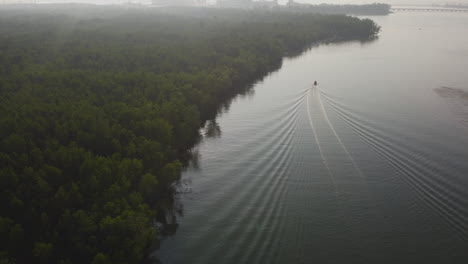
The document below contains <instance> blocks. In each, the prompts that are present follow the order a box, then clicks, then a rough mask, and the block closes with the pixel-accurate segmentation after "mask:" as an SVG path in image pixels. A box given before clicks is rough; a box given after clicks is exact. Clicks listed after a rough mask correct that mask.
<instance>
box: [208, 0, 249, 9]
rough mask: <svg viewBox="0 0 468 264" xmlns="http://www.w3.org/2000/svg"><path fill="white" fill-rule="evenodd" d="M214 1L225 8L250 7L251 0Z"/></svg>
mask: <svg viewBox="0 0 468 264" xmlns="http://www.w3.org/2000/svg"><path fill="white" fill-rule="evenodd" d="M216 3H217V5H218V6H220V7H227V8H252V0H218V1H217V2H216Z"/></svg>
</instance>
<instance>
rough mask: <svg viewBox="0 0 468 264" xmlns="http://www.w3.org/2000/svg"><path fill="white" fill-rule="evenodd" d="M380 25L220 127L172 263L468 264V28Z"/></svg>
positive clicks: (188, 201) (188, 174)
mask: <svg viewBox="0 0 468 264" xmlns="http://www.w3.org/2000/svg"><path fill="white" fill-rule="evenodd" d="M372 19H374V20H375V21H376V22H377V23H378V24H379V25H381V26H382V32H381V33H380V37H379V39H377V40H375V41H371V42H367V43H361V42H346V43H338V44H329V45H320V46H318V47H313V48H311V49H310V50H309V51H307V52H305V53H303V54H302V55H300V56H298V57H295V58H286V59H285V60H284V62H283V65H282V67H281V69H279V70H278V71H276V72H274V73H272V74H270V75H269V76H267V77H266V78H264V79H263V80H262V81H260V82H258V83H256V84H255V85H254V87H253V88H252V90H250V92H249V93H248V94H246V95H243V96H239V97H237V98H235V99H234V101H233V102H232V104H231V105H230V107H227V108H226V109H225V111H223V113H221V114H220V115H219V116H218V118H217V119H216V121H215V122H211V123H210V125H209V129H208V131H205V134H206V137H205V138H204V140H203V141H202V142H201V143H200V144H199V145H198V146H197V147H196V149H195V151H197V152H198V153H199V158H198V162H197V165H198V166H191V167H190V168H188V169H187V171H185V172H184V173H183V176H182V187H181V190H183V191H184V193H183V194H181V197H180V203H181V205H182V206H183V208H182V210H181V211H182V215H181V216H180V217H179V218H178V223H179V228H178V230H177V232H176V233H175V235H174V236H170V237H167V238H166V239H164V240H163V242H162V246H161V248H160V249H159V250H158V251H157V252H156V253H155V255H156V256H157V257H158V258H159V259H160V260H161V262H162V263H204V264H205V263H468V14H452V13H432V12H428V13H422V12H421V13H418V12H410V13H403V12H402V13H396V14H392V15H389V16H383V17H372ZM314 80H317V81H318V85H317V86H316V87H314V86H312V83H313V82H314Z"/></svg>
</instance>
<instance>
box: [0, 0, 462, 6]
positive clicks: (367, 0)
mask: <svg viewBox="0 0 468 264" xmlns="http://www.w3.org/2000/svg"><path fill="white" fill-rule="evenodd" d="M254 1H255V0H254ZM257 1H258V0H257ZM267 1H268V0H267ZM32 2H35V3H38V4H51V3H83V4H99V5H107V4H124V3H129V2H130V3H143V4H146V3H150V2H151V0H0V3H1V4H17V3H32ZM207 2H208V3H211V4H212V3H215V2H216V0H207ZM287 2H288V0H278V3H279V4H283V5H284V4H286V3H287ZM295 2H298V3H308V4H372V3H386V4H391V5H444V4H468V0H453V1H451V0H447V1H433V0H383V1H374V0H328V1H322V0H295Z"/></svg>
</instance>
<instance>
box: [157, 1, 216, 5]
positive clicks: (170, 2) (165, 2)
mask: <svg viewBox="0 0 468 264" xmlns="http://www.w3.org/2000/svg"><path fill="white" fill-rule="evenodd" d="M151 3H152V4H153V5H154V6H203V5H207V0H152V1H151Z"/></svg>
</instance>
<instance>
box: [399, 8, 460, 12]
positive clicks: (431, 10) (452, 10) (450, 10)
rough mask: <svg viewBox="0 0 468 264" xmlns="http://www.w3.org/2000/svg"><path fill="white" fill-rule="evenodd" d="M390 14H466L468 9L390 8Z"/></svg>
mask: <svg viewBox="0 0 468 264" xmlns="http://www.w3.org/2000/svg"><path fill="white" fill-rule="evenodd" d="M390 11H392V12H406V11H408V12H457V13H465V12H468V9H458V8H423V7H392V8H390Z"/></svg>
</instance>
